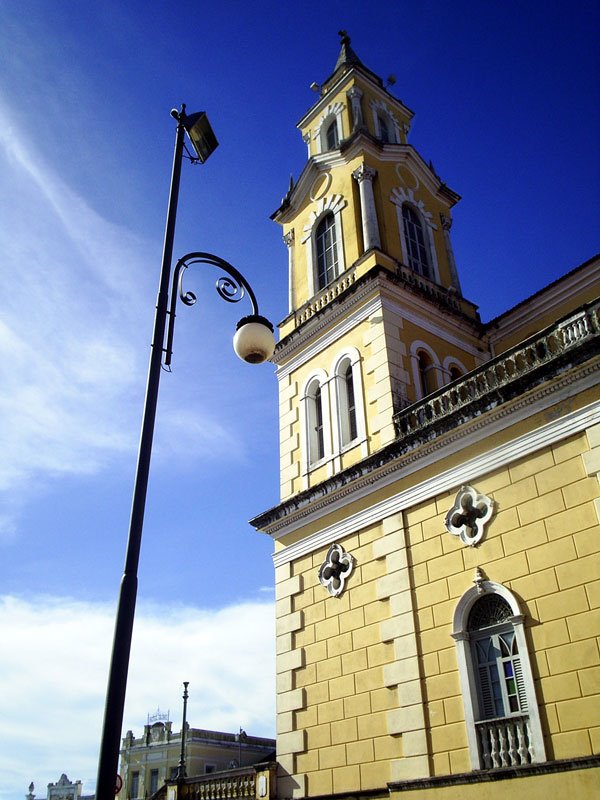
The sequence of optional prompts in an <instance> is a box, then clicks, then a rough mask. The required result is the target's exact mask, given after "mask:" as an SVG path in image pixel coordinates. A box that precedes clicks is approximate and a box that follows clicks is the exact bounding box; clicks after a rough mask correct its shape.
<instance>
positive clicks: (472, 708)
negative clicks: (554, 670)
mask: <svg viewBox="0 0 600 800" xmlns="http://www.w3.org/2000/svg"><path fill="white" fill-rule="evenodd" d="M476 584H477V585H476V586H473V587H472V588H470V589H469V590H468V591H467V592H465V594H463V596H462V597H461V598H460V600H459V602H458V605H457V606H456V609H455V611H454V619H453V625H452V634H451V636H452V638H453V639H454V641H455V642H456V656H457V661H458V673H459V677H460V685H461V690H462V697H463V703H464V709H465V723H466V726H467V741H468V745H469V755H470V758H471V767H472V769H477V770H478V769H481V768H482V764H481V757H480V753H479V744H478V741H477V731H476V728H475V723H476V722H479V721H480V720H482V719H484V717H483V715H482V714H481V713H480V708H479V705H480V701H479V694H478V678H477V676H476V675H475V666H474V663H473V655H472V646H471V644H472V637H471V635H470V633H469V630H468V620H469V613H470V611H471V609H472V608H473V606H474V605H475V603H476V602H477V601H478V600H479V599H480V598H481V597H482V595H483V594H490V593H491V594H497V595H499V596H500V597H502V598H503V599H504V600H505V601H506V602H507V603H508V605H509V606H510V609H511V611H512V613H513V616H512V617H510V618H509V619H508V620H507V622H508V623H510V624H511V625H512V629H513V630H514V633H515V638H516V640H517V648H518V651H519V655H520V660H521V670H522V675H523V682H524V685H525V694H526V696H527V703H528V709H527V715H528V716H529V724H530V728H531V735H532V745H533V752H534V759H533V760H534V761H535V762H540V761H545V760H546V752H545V747H544V737H543V734H542V726H541V721H540V714H539V709H538V704H537V700H536V694H535V684H534V682H533V674H532V671H531V663H530V660H529V651H528V648H527V640H526V638H525V625H524V621H525V617H524V615H523V613H522V612H521V609H520V607H519V603H518V602H517V599H516V597H515V596H514V595H513V594H512V592H510V591H509V590H508V589H507V588H506V587H504V586H502V584H500V583H494V582H493V581H484V580H478V581H476ZM507 716H508V715H507Z"/></svg>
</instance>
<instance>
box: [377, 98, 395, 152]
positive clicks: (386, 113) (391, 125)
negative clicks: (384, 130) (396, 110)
mask: <svg viewBox="0 0 600 800" xmlns="http://www.w3.org/2000/svg"><path fill="white" fill-rule="evenodd" d="M371 112H372V114H373V130H374V131H375V136H376V137H377V138H378V139H381V124H380V122H379V118H380V116H381V117H385V118H386V120H387V123H388V133H389V140H388V141H387V142H385V144H399V143H400V141H401V139H400V125H399V123H398V120H397V119H396V117H395V116H394V115H393V114H392V112H391V111H390V109H389V108H388V106H387V105H386V104H385V103H384V102H383V101H382V100H373V101H372V102H371Z"/></svg>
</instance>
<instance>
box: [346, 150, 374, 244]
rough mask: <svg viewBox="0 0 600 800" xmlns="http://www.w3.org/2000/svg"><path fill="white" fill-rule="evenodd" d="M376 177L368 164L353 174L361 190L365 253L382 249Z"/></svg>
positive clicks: (362, 165)
mask: <svg viewBox="0 0 600 800" xmlns="http://www.w3.org/2000/svg"><path fill="white" fill-rule="evenodd" d="M375 175H377V170H375V169H373V168H372V167H368V166H367V165H366V164H361V165H360V167H358V169H355V170H354V172H353V173H352V177H353V178H354V179H355V180H357V181H358V187H359V190H360V215H361V219H362V231H363V239H364V248H365V252H366V251H367V250H371V249H372V248H373V247H381V240H380V238H379V224H378V222H377V211H376V210H375V196H374V195H373V178H374V177H375Z"/></svg>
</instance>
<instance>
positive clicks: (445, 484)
mask: <svg viewBox="0 0 600 800" xmlns="http://www.w3.org/2000/svg"><path fill="white" fill-rule="evenodd" d="M536 410H538V409H536V408H535V407H533V406H532V405H527V406H526V409H525V411H526V415H529V414H532V413H536ZM516 421H518V420H517V419H516V418H515V416H513V417H511V419H510V422H511V424H512V423H514V422H516ZM598 422H600V401H597V402H595V403H591V404H590V405H589V406H587V407H586V408H583V409H580V410H578V411H575V412H573V413H571V414H567V415H566V416H564V417H562V418H561V419H559V420H555V421H554V422H550V423H548V424H547V425H543V426H542V427H540V428H536V430H534V431H530V432H528V433H526V434H523V435H522V436H518V437H517V438H516V439H513V440H511V441H510V442H507V443H505V444H502V445H500V446H499V447H495V448H493V449H492V450H489V451H487V452H486V453H483V454H481V455H479V456H476V457H475V458H472V459H470V460H468V461H464V462H463V463H461V464H459V465H457V466H455V467H452V468H451V469H449V470H445V471H444V472H441V473H439V474H437V475H434V476H433V477H432V478H428V479H427V480H425V481H422V482H421V483H418V484H417V485H416V486H411V487H410V488H409V489H405V490H404V491H401V492H398V493H397V494H395V495H393V496H392V497H389V498H387V499H385V500H382V501H380V502H379V503H375V504H374V505H372V506H369V507H368V508H365V509H363V510H361V511H359V512H357V513H355V514H351V515H350V516H348V517H346V518H344V519H342V520H340V521H339V522H336V523H334V524H333V525H328V526H327V527H325V528H322V529H321V530H320V531H318V532H317V533H313V534H311V535H310V536H307V537H306V538H305V539H302V540H300V541H298V542H295V543H294V544H291V545H289V546H288V547H286V548H284V549H283V550H280V551H279V552H277V553H274V554H273V563H274V564H275V567H279V566H281V565H283V564H287V563H289V562H291V561H294V560H296V559H297V558H301V557H302V556H305V555H308V554H309V553H313V552H314V551H315V550H319V549H320V548H322V547H325V546H328V545H330V544H331V543H332V542H334V541H335V540H341V539H342V538H343V537H344V536H348V535H350V534H352V533H355V532H356V531H357V530H360V529H362V528H365V527H367V526H369V525H373V524H376V523H378V522H380V521H381V520H382V519H385V518H386V517H389V516H391V515H392V514H398V513H400V512H401V511H403V510H405V509H407V508H411V507H412V506H414V505H417V504H418V503H423V502H425V501H427V500H429V499H431V498H432V497H435V496H436V495H438V494H441V493H442V492H447V491H452V490H454V489H455V487H457V486H461V485H462V484H463V483H469V482H471V483H473V482H476V481H478V480H480V479H481V477H482V476H483V475H485V474H487V473H488V472H493V471H494V470H496V469H499V468H501V467H504V466H505V465H507V464H510V463H511V462H513V461H516V460H518V459H519V458H522V457H523V456H525V455H527V454H529V453H533V452H535V451H537V450H540V449H542V448H543V447H547V446H548V445H551V444H554V443H555V442H558V441H560V440H561V439H565V438H567V437H568V436H572V435H573V434H575V433H580V432H581V431H583V430H586V429H587V428H589V427H590V426H591V425H594V424H596V423H598ZM491 432H492V431H491V430H490V427H489V426H488V427H487V428H486V429H484V430H483V432H482V433H481V432H480V435H479V437H478V438H482V437H486V438H487V436H488V435H489V434H490V433H491ZM470 440H471V437H461V438H460V440H459V446H460V448H461V449H464V448H466V447H467V446H468V445H469V443H470ZM446 454H447V453H444V454H440V452H439V451H438V452H435V453H433V455H432V456H431V457H430V458H429V459H418V460H417V461H416V462H412V463H410V464H408V465H407V466H406V467H404V468H403V477H407V476H408V475H410V474H412V473H414V472H417V471H418V470H420V469H422V468H423V467H424V466H426V465H427V463H428V462H429V463H431V462H432V461H434V462H435V461H439V460H440V458H441V457H443V456H445V455H446ZM396 480H398V473H397V472H393V473H392V474H391V476H390V475H388V476H386V479H385V480H383V481H376V482H374V483H372V484H369V486H368V488H367V490H366V491H363V492H357V493H356V495H354V496H352V497H351V500H352V501H355V500H358V499H360V498H362V497H364V496H365V495H367V494H369V493H371V492H374V491H377V490H379V489H381V488H382V487H383V486H385V485H386V484H388V483H391V482H392V481H396ZM347 502H348V498H347V497H342V498H341V499H339V500H337V501H336V502H332V503H330V504H328V505H327V507H326V509H325V510H322V509H317V511H316V512H315V513H314V514H310V515H307V516H303V517H301V518H300V519H296V520H295V521H293V522H292V523H291V524H289V525H287V526H284V527H282V528H281V529H279V530H278V531H277V533H276V534H273V538H274V539H280V538H282V537H283V536H286V535H287V534H289V533H291V532H293V531H295V530H298V529H299V528H303V527H305V526H306V525H308V524H310V523H312V522H315V521H316V520H317V519H318V518H319V517H321V516H323V515H324V514H325V513H331V512H332V511H334V510H335V509H336V508H339V507H341V506H343V505H345V504H346V503H347Z"/></svg>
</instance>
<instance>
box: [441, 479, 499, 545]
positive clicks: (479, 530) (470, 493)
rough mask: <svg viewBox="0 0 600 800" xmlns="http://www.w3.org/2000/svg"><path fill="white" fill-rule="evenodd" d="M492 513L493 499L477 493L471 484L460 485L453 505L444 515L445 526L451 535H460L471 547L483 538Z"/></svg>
mask: <svg viewBox="0 0 600 800" xmlns="http://www.w3.org/2000/svg"><path fill="white" fill-rule="evenodd" d="M493 513H494V501H493V500H492V499H491V498H489V497H487V496H486V495H485V494H479V493H478V492H477V491H476V490H475V489H473V487H472V486H462V487H461V489H460V491H459V493H458V494H457V495H456V500H455V501H454V505H453V506H452V508H451V509H450V511H449V512H448V514H447V515H446V520H445V524H446V528H447V530H448V531H449V533H451V534H452V535H453V536H460V538H461V541H462V542H463V543H464V544H468V545H470V546H471V547H472V546H473V545H476V544H477V543H478V542H480V541H481V539H482V538H483V534H484V533H485V528H486V525H487V523H488V522H489V521H490V519H491V518H492V514H493Z"/></svg>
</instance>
